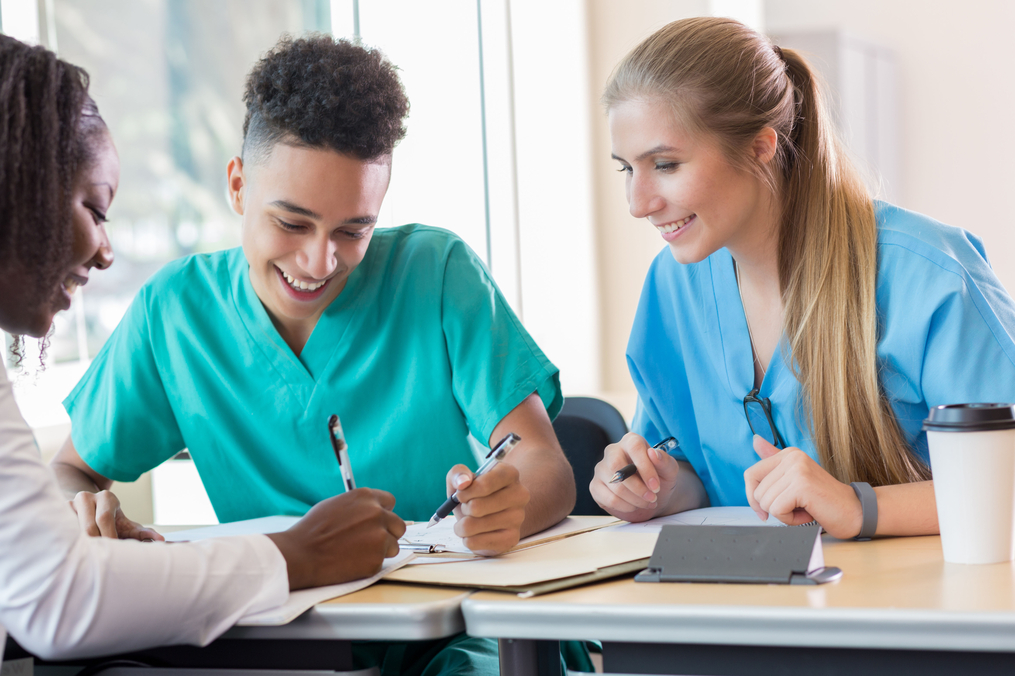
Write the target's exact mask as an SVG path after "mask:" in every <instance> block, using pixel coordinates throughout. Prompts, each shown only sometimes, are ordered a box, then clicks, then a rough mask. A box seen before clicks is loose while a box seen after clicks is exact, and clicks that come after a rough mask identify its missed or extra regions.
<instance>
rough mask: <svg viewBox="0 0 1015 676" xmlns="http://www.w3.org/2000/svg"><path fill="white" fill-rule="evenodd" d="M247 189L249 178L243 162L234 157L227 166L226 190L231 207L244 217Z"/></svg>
mask: <svg viewBox="0 0 1015 676" xmlns="http://www.w3.org/2000/svg"><path fill="white" fill-rule="evenodd" d="M246 188H247V177H246V175H245V174H244V173H243V160H242V159H241V158H240V157H234V158H233V159H231V160H229V164H227V165H226V190H227V191H228V197H229V206H230V207H232V209H233V211H235V212H236V213H237V214H239V215H240V216H242V215H243V203H244V191H245V190H246Z"/></svg>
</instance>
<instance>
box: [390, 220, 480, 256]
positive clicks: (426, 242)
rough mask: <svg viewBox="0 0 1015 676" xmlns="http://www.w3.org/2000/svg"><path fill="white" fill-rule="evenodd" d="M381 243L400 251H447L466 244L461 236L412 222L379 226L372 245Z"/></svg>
mask: <svg viewBox="0 0 1015 676" xmlns="http://www.w3.org/2000/svg"><path fill="white" fill-rule="evenodd" d="M374 244H379V245H380V247H379V248H384V249H389V250H400V251H417V250H424V251H425V250H430V251H446V250H448V249H449V248H453V247H456V246H459V245H463V244H465V242H464V241H463V240H462V238H461V237H459V236H458V235H456V234H455V233H453V232H451V231H450V230H445V229H444V228H437V227H434V226H432V225H423V224H422V223H410V224H408V225H399V226H395V227H393V228H379V229H377V230H375V231H374V235H373V241H372V242H371V245H374Z"/></svg>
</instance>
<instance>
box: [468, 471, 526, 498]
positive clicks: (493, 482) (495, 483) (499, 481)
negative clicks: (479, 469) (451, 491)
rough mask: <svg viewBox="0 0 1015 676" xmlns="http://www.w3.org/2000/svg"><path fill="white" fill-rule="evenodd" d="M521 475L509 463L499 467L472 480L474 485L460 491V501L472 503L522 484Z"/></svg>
mask: <svg viewBox="0 0 1015 676" xmlns="http://www.w3.org/2000/svg"><path fill="white" fill-rule="evenodd" d="M520 482H521V475H520V474H519V473H518V468H517V467H515V466H514V465H509V464H507V463H503V462H501V463H497V465H496V466H495V467H494V468H493V469H491V470H490V471H488V472H486V473H485V474H483V475H482V476H477V477H475V478H473V479H472V483H471V484H470V485H468V486H466V487H465V488H459V489H458V501H459V502H461V503H463V504H464V503H467V502H471V501H473V500H475V499H477V498H482V497H486V496H488V495H493V494H494V493H496V492H497V491H500V490H503V489H504V488H507V487H508V486H510V485H512V484H520Z"/></svg>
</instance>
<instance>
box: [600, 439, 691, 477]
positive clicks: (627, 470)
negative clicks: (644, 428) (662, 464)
mask: <svg viewBox="0 0 1015 676" xmlns="http://www.w3.org/2000/svg"><path fill="white" fill-rule="evenodd" d="M679 446H680V442H679V441H677V440H676V439H674V438H673V437H668V438H666V439H663V440H662V441H660V442H659V443H658V444H656V445H655V446H653V447H652V448H654V449H656V450H658V451H666V452H667V453H669V452H670V451H672V450H674V449H676V448H678V447H679ZM637 473H638V468H637V467H635V466H634V465H633V464H631V465H625V466H623V467H621V468H620V469H618V470H617V471H616V473H614V475H613V478H612V479H610V483H611V484H617V483H620V482H621V481H626V480H627V479H630V478H631V477H633V476H634V475H635V474H637Z"/></svg>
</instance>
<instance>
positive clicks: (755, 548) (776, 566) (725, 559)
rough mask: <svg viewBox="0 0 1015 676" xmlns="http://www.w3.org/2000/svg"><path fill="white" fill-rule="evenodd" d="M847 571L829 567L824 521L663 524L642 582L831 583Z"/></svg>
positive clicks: (637, 576) (640, 575)
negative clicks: (792, 525) (802, 523)
mask: <svg viewBox="0 0 1015 676" xmlns="http://www.w3.org/2000/svg"><path fill="white" fill-rule="evenodd" d="M841 577H842V571H841V570H840V569H839V568H835V567H826V566H825V557H824V552H823V551H822V549H821V526H798V527H796V528H757V527H752V526H684V525H680V526H663V529H662V531H661V532H660V533H659V539H658V540H657V541H656V546H655V549H654V550H653V551H652V558H651V559H650V560H649V564H648V568H647V569H645V570H644V571H642V572H641V573H638V574H637V575H635V577H634V579H635V581H636V582H725V583H739V584H752V583H753V584H825V583H827V582H834V581H836V580H838V579H839V578H841Z"/></svg>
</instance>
